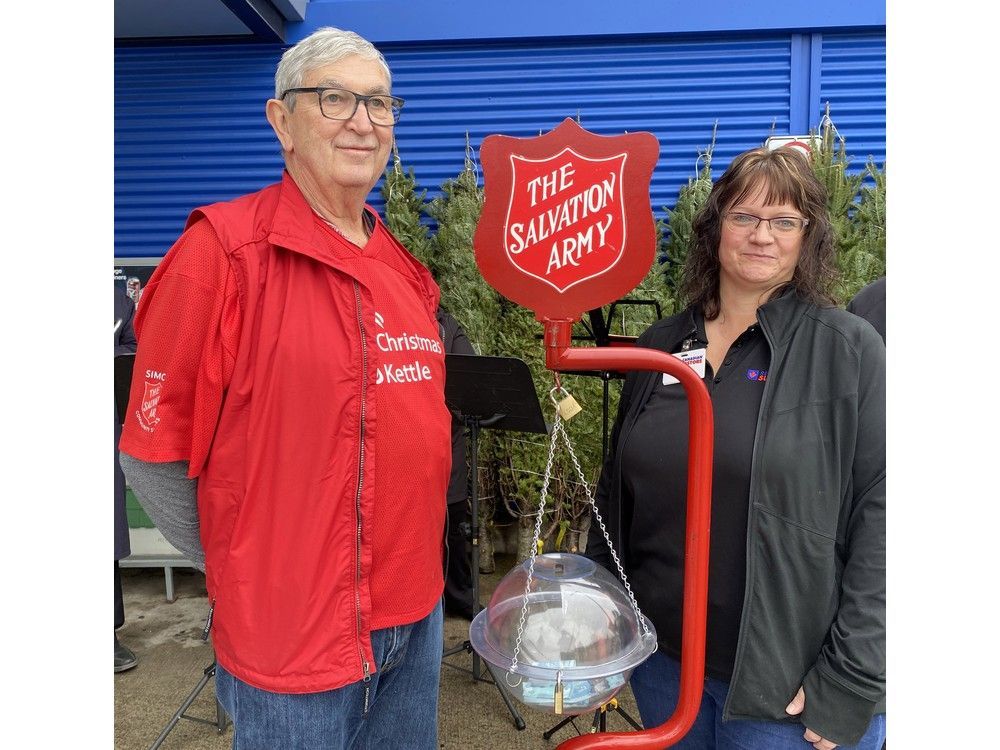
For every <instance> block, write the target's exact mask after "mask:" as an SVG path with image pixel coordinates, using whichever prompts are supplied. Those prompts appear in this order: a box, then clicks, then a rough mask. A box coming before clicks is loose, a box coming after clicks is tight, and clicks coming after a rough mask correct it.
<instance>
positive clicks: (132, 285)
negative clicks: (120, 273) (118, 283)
mask: <svg viewBox="0 0 1000 750" xmlns="http://www.w3.org/2000/svg"><path fill="white" fill-rule="evenodd" d="M125 287H126V289H127V290H128V296H129V299H130V300H132V303H133V304H134V305H135V307H138V306H139V300H140V299H141V298H142V282H141V281H140V280H139V277H138V276H130V277H129V280H128V281H126V282H125Z"/></svg>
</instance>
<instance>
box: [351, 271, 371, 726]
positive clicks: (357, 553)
mask: <svg viewBox="0 0 1000 750" xmlns="http://www.w3.org/2000/svg"><path fill="white" fill-rule="evenodd" d="M354 301H355V310H356V311H357V316H358V332H359V333H360V334H361V426H360V429H359V433H360V438H359V440H358V485H357V490H356V491H355V493H354V513H355V518H357V528H356V529H355V535H354V615H355V628H356V634H357V638H358V656H360V657H361V670H362V672H364V678H363V679H364V683H365V706H364V715H367V714H368V693H369V689H370V688H371V685H370V683H371V679H372V676H371V665H370V664H369V663H368V660H367V659H365V649H364V646H363V645H362V643H361V489H362V487H363V485H364V478H365V397H366V396H367V393H368V342H367V340H366V338H365V322H364V318H363V317H362V314H361V291H360V289H359V287H358V282H357V281H355V282H354Z"/></svg>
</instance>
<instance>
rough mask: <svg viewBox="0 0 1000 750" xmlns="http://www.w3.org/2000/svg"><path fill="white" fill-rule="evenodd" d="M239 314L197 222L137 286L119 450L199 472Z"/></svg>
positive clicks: (209, 239)
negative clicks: (140, 286) (128, 384)
mask: <svg viewBox="0 0 1000 750" xmlns="http://www.w3.org/2000/svg"><path fill="white" fill-rule="evenodd" d="M241 318H242V315H241V311H240V308H239V297H238V294H237V286H236V277H235V274H234V272H233V269H232V267H231V265H230V263H229V258H228V256H227V255H226V253H225V251H224V249H223V248H222V245H221V243H220V242H219V239H218V237H217V236H216V234H215V231H214V230H213V229H212V227H211V225H210V224H209V223H208V221H206V220H204V219H202V220H201V221H199V222H197V223H195V224H194V225H192V226H191V227H190V228H189V229H188V230H187V231H186V232H184V234H183V235H181V237H180V239H178V240H177V242H176V243H175V244H174V246H173V247H172V248H171V249H170V251H169V252H168V253H167V255H166V256H165V257H164V259H163V261H162V262H161V263H160V265H159V266H157V269H156V271H155V272H154V273H153V275H152V277H151V278H150V280H149V284H148V285H147V286H146V288H145V289H144V290H143V295H142V304H141V305H140V306H139V310H138V313H137V315H136V319H135V332H136V337H137V339H138V349H137V351H136V359H135V368H134V370H133V372H134V375H133V378H132V389H131V392H130V393H129V404H128V409H127V411H126V416H125V423H124V425H123V427H122V438H121V442H120V443H119V447H120V449H121V450H122V451H124V452H125V453H128V454H129V455H131V456H134V457H136V458H138V459H140V460H143V461H151V462H166V461H188V462H189V463H190V468H189V472H188V476H190V477H196V476H198V474H199V473H200V471H201V468H202V466H203V465H204V463H205V459H206V457H207V455H208V448H209V446H210V445H211V443H212V436H213V435H214V432H215V428H216V425H217V424H218V419H219V411H220V409H221V407H222V399H223V396H224V394H225V391H226V388H227V387H228V385H229V382H230V380H231V378H232V374H233V368H234V365H235V362H236V349H237V346H238V342H239V331H240V322H241Z"/></svg>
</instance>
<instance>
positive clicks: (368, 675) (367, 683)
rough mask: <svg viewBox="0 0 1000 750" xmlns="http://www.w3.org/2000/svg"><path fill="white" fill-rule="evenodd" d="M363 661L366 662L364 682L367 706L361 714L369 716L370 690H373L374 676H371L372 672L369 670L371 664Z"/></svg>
mask: <svg viewBox="0 0 1000 750" xmlns="http://www.w3.org/2000/svg"><path fill="white" fill-rule="evenodd" d="M362 663H363V664H364V669H365V677H364V683H365V708H364V710H363V711H362V712H361V715H362V716H367V715H368V694H369V691H370V690H371V681H372V676H371V673H370V670H369V664H368V662H362Z"/></svg>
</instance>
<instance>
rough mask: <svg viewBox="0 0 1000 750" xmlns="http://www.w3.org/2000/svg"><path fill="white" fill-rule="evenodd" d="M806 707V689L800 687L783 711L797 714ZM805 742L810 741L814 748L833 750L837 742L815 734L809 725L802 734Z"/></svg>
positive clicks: (791, 714)
mask: <svg viewBox="0 0 1000 750" xmlns="http://www.w3.org/2000/svg"><path fill="white" fill-rule="evenodd" d="M805 707H806V691H805V690H803V689H802V688H801V687H800V688H799V692H797V693H796V694H795V697H794V698H792V702H791V703H789V704H788V705H787V706H785V713H786V714H788V715H789V716H798V715H799V714H801V713H802V710H803V709H804V708H805ZM802 737H803V738H804V739H805V741H806V742H811V743H812V746H813V747H814V748H816V750H833V749H834V748H835V747H837V743H835V742H830V741H829V740H824V739H823V738H822V737H820V736H819V735H818V734H816V733H815V732H814V731H813V730H811V729H810V728H809V727H806V731H805V733H804V734H803V735H802Z"/></svg>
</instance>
